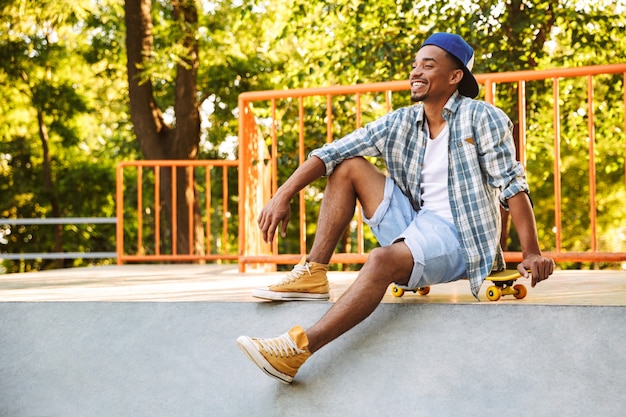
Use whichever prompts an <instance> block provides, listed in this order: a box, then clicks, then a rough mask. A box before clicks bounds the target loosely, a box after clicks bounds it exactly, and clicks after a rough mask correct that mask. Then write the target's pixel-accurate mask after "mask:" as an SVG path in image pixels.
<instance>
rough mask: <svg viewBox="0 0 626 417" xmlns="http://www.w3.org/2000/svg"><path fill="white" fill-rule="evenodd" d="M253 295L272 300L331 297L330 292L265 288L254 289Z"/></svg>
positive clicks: (306, 299) (305, 299) (311, 299)
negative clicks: (281, 290)
mask: <svg viewBox="0 0 626 417" xmlns="http://www.w3.org/2000/svg"><path fill="white" fill-rule="evenodd" d="M252 296H253V297H256V298H262V299H264V300H272V301H319V300H328V299H329V298H330V294H329V293H326V294H314V293H308V292H279V291H270V290H268V289H265V288H258V289H256V290H252Z"/></svg>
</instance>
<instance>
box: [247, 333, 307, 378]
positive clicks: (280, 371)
mask: <svg viewBox="0 0 626 417" xmlns="http://www.w3.org/2000/svg"><path fill="white" fill-rule="evenodd" d="M237 345H238V346H239V348H240V349H241V350H242V351H243V353H245V354H246V355H247V356H248V357H249V358H250V359H251V360H252V362H254V363H255V364H256V366H258V367H259V369H261V370H262V371H263V372H265V373H266V374H268V375H269V376H271V377H272V378H275V379H277V380H279V381H280V382H282V383H283V384H289V383H291V381H293V377H294V376H296V373H297V372H298V370H299V369H300V367H301V366H302V364H303V363H304V361H306V360H307V359H309V357H310V356H311V352H309V339H307V337H306V333H305V332H304V329H302V327H300V326H294V327H293V328H292V329H291V330H289V332H287V333H285V334H283V335H282V336H279V337H276V338H273V339H260V338H257V337H248V336H239V337H238V338H237Z"/></svg>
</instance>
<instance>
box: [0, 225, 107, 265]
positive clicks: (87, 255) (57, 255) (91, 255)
mask: <svg viewBox="0 0 626 417" xmlns="http://www.w3.org/2000/svg"><path fill="white" fill-rule="evenodd" d="M116 223H117V218H116V217H47V218H40V219H0V225H7V226H22V225H39V224H116ZM116 257H117V252H33V253H0V260H34V259H114V258H116Z"/></svg>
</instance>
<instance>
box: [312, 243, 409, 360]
mask: <svg viewBox="0 0 626 417" xmlns="http://www.w3.org/2000/svg"><path fill="white" fill-rule="evenodd" d="M412 270H413V256H412V255H411V251H410V250H409V248H408V247H407V246H406V245H405V243H404V242H398V243H394V244H392V245H391V246H387V247H383V248H376V249H374V250H373V251H372V252H371V253H370V255H369V258H368V260H367V262H366V263H365V264H364V265H363V268H362V269H361V271H360V272H359V275H358V277H357V279H356V281H354V283H353V284H352V285H351V286H350V287H349V288H348V290H347V291H346V292H345V293H344V294H343V295H342V296H341V297H340V298H339V300H337V302H336V303H335V304H333V306H332V307H331V308H330V310H328V312H327V313H326V314H325V315H324V316H323V317H322V318H321V319H320V320H319V321H318V322H317V323H316V324H314V325H313V326H312V327H311V328H309V329H308V330H306V335H307V338H308V340H309V350H310V352H311V353H313V352H315V351H316V350H318V349H320V348H321V347H322V346H324V345H326V344H327V343H329V342H331V341H333V340H334V339H336V338H337V337H339V336H341V335H342V334H343V333H345V332H347V331H348V330H350V329H352V328H353V327H354V326H356V325H357V324H359V323H360V322H361V321H363V320H364V319H365V318H367V317H368V316H369V315H370V314H371V313H372V312H373V311H374V310H375V309H376V307H377V306H378V305H379V304H380V301H381V300H382V298H383V296H384V295H385V291H387V288H388V287H389V285H390V284H391V283H394V282H395V283H398V284H401V285H406V284H407V283H408V281H409V277H410V275H411V271H412Z"/></svg>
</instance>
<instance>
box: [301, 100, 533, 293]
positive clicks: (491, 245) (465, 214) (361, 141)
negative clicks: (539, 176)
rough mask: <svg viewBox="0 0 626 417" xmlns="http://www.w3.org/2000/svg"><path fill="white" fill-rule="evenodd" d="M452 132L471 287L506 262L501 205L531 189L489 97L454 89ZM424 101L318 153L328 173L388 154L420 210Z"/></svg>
mask: <svg viewBox="0 0 626 417" xmlns="http://www.w3.org/2000/svg"><path fill="white" fill-rule="evenodd" d="M443 117H444V119H445V120H446V122H447V124H448V129H449V131H450V135H449V144H448V161H449V164H448V165H449V170H448V195H449V199H450V206H451V209H452V215H453V217H454V224H455V226H456V229H457V231H458V234H459V239H460V242H461V247H462V248H463V252H464V256H465V264H466V272H467V278H468V279H469V282H470V286H471V290H472V293H473V294H474V296H475V297H476V298H478V292H479V291H480V287H481V285H482V283H483V281H484V280H485V278H486V276H487V275H489V273H490V272H491V271H492V270H500V269H503V268H504V266H505V264H504V257H503V254H502V249H501V248H500V244H499V240H500V231H501V221H500V210H499V204H498V202H499V203H500V204H501V205H502V206H503V207H504V208H505V209H508V204H507V200H508V199H509V198H511V197H513V196H514V195H516V194H517V193H519V192H527V193H528V184H527V183H526V178H525V174H524V169H523V167H522V165H521V164H520V163H519V162H518V161H517V160H516V159H515V145H514V142H513V136H512V123H511V121H510V119H509V118H508V117H507V116H506V114H505V113H504V112H503V111H502V110H500V109H498V108H497V107H494V106H492V105H490V104H488V103H486V102H484V101H478V100H473V99H469V98H467V97H464V96H461V95H460V94H458V92H455V93H454V94H453V95H452V96H451V97H450V99H449V100H448V102H447V103H446V105H445V106H444V109H443ZM424 123H425V118H424V107H423V106H422V105H421V104H418V105H414V106H410V107H406V108H402V109H398V110H396V111H393V112H391V113H388V114H386V115H385V116H383V117H381V118H380V119H378V120H376V121H374V122H372V123H369V124H367V125H366V126H365V127H363V128H360V129H357V130H355V131H354V132H352V133H350V134H349V135H347V136H345V137H343V138H341V139H339V140H337V141H334V142H332V143H329V144H326V145H324V146H323V147H322V148H319V149H316V150H314V151H313V152H311V154H310V155H311V156H317V157H318V158H320V159H321V160H322V161H323V162H324V164H325V165H326V175H330V174H332V172H333V170H334V168H335V167H336V166H337V165H338V164H340V163H341V162H342V161H343V160H345V159H348V158H351V157H355V156H373V157H382V158H383V159H384V161H385V163H386V165H387V170H388V173H389V176H390V177H391V178H392V179H393V180H394V182H395V183H396V184H397V185H398V187H399V188H400V189H401V190H402V192H403V193H404V195H406V196H407V198H408V199H409V200H410V202H411V204H412V206H413V208H414V209H415V210H416V211H418V210H419V209H420V205H421V201H420V195H421V190H420V184H421V174H422V164H423V160H424V153H425V150H426V143H427V140H428V137H427V135H426V132H425V129H424Z"/></svg>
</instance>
